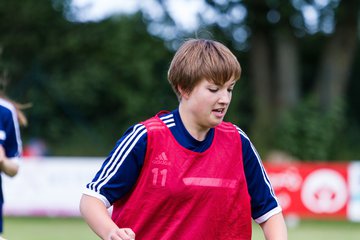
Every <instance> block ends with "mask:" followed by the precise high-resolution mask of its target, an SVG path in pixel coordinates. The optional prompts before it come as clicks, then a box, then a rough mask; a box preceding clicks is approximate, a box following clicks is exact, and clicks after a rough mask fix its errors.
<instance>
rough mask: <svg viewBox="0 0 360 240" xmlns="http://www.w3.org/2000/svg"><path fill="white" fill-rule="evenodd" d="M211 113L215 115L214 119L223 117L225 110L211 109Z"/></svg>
mask: <svg viewBox="0 0 360 240" xmlns="http://www.w3.org/2000/svg"><path fill="white" fill-rule="evenodd" d="M213 113H214V114H215V116H216V117H220V118H221V117H223V116H224V115H225V108H216V109H213Z"/></svg>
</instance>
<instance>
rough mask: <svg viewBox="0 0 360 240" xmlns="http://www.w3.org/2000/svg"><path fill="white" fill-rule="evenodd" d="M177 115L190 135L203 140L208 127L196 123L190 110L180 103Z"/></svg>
mask: <svg viewBox="0 0 360 240" xmlns="http://www.w3.org/2000/svg"><path fill="white" fill-rule="evenodd" d="M179 115H180V118H181V121H182V122H183V124H184V127H185V128H186V130H187V131H188V132H189V133H190V135H191V136H192V137H193V138H195V139H196V140H198V141H203V140H204V139H205V137H206V134H207V133H208V132H209V130H210V128H208V127H204V126H201V125H199V124H197V121H196V117H195V116H194V115H192V114H191V112H189V111H187V110H186V109H184V106H183V105H182V104H181V103H180V105H179Z"/></svg>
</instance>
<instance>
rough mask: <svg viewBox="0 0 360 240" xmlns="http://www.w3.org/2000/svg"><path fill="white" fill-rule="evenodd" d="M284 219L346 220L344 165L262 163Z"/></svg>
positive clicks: (347, 198)
mask: <svg viewBox="0 0 360 240" xmlns="http://www.w3.org/2000/svg"><path fill="white" fill-rule="evenodd" d="M264 166H265V168H266V171H267V173H268V176H269V178H270V181H271V183H272V185H273V188H274V190H275V192H276V194H277V197H278V200H279V202H280V204H281V206H282V208H283V213H284V215H294V216H297V217H300V218H336V219H346V218H347V208H348V201H349V196H350V195H349V188H348V166H349V164H348V163H298V162H296V163H294V162H291V163H267V162H265V163H264Z"/></svg>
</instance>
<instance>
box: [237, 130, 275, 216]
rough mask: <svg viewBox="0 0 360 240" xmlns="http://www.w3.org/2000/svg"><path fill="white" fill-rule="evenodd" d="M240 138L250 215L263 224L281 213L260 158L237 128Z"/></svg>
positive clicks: (246, 137) (245, 136) (248, 140)
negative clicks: (249, 198)
mask: <svg viewBox="0 0 360 240" xmlns="http://www.w3.org/2000/svg"><path fill="white" fill-rule="evenodd" d="M237 129H238V131H239V134H240V136H241V142H242V151H243V161H244V170H245V176H246V181H247V185H248V191H249V194H250V197H251V214H252V218H253V219H254V220H255V222H257V223H263V222H265V221H266V220H268V219H269V218H270V217H271V216H273V215H275V214H277V213H279V212H281V207H280V204H279V202H278V200H277V198H276V196H275V192H274V190H273V188H272V186H271V183H270V181H269V178H268V176H267V174H266V171H265V168H264V166H263V164H262V161H261V158H260V156H259V154H258V153H257V151H256V149H255V147H254V145H253V144H252V143H251V141H250V139H249V138H248V136H247V135H246V134H245V133H244V132H243V131H242V130H241V129H240V128H238V127H237Z"/></svg>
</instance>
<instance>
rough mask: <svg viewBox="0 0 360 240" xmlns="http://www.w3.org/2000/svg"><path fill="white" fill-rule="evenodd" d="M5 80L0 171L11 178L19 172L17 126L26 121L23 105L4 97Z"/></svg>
mask: <svg viewBox="0 0 360 240" xmlns="http://www.w3.org/2000/svg"><path fill="white" fill-rule="evenodd" d="M5 86H6V78H5V76H3V77H2V78H0V171H1V172H2V173H4V174H6V175H7V176H10V177H13V176H15V175H16V174H17V173H18V171H19V158H20V157H21V152H22V142H21V136H20V129H19V126H20V125H21V126H26V125H27V119H26V116H25V115H24V113H23V112H22V109H23V107H26V106H25V105H21V104H18V103H16V102H14V101H12V100H10V99H9V98H8V97H6V96H5ZM0 204H1V206H0V214H1V215H0V239H4V238H3V237H2V233H3V204H4V196H3V190H2V181H1V175H0Z"/></svg>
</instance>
